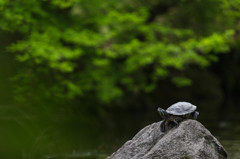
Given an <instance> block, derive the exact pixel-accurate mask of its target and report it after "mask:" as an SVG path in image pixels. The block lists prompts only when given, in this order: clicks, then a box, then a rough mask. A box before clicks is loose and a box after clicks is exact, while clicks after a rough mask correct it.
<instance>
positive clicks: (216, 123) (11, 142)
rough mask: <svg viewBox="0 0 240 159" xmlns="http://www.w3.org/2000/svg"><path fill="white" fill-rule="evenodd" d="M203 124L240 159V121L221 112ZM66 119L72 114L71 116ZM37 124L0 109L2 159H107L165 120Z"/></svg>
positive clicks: (143, 115) (204, 115)
mask: <svg viewBox="0 0 240 159" xmlns="http://www.w3.org/2000/svg"><path fill="white" fill-rule="evenodd" d="M199 109H200V110H199V111H200V116H199V119H198V120H199V121H200V122H202V123H203V124H204V125H205V126H206V127H207V128H208V129H209V130H210V131H211V132H212V134H213V135H214V136H216V137H217V138H218V139H219V141H220V142H221V143H222V145H223V146H224V147H225V148H226V150H227V152H228V154H229V158H232V159H237V158H240V124H239V121H240V116H239V115H237V114H238V113H237V112H235V111H233V110H229V111H228V112H227V113H224V114H217V113H216V112H218V111H216V107H215V108H214V107H210V108H206V107H205V108H204V109H203V108H202V109H201V107H200V108H199ZM66 114H67V113H66ZM66 114H65V115H63V114H58V115H56V114H55V115H49V114H47V115H48V116H47V115H46V116H45V118H38V117H37V116H34V115H29V114H27V113H26V112H25V111H23V110H22V109H20V108H18V107H16V106H11V105H1V106H0V125H1V126H0V158H3V159H17V158H18V159H82V158H86V159H87V158H89V159H102V158H106V157H107V156H108V155H110V154H111V153H112V152H113V151H115V150H117V149H118V148H119V147H120V146H121V145H122V144H123V143H124V142H126V141H127V140H129V139H131V138H132V137H133V136H134V134H136V133H137V132H138V131H139V130H140V129H142V128H143V127H144V126H146V125H148V124H151V123H153V122H157V121H159V120H161V119H160V117H159V116H158V114H157V113H156V111H155V110H152V111H148V112H135V111H132V112H114V113H112V115H111V116H110V117H109V118H106V119H105V120H102V121H101V123H100V124H99V125H97V126H96V124H95V123H93V124H91V122H88V124H80V122H79V119H78V118H72V117H70V116H71V115H69V116H68V115H66Z"/></svg>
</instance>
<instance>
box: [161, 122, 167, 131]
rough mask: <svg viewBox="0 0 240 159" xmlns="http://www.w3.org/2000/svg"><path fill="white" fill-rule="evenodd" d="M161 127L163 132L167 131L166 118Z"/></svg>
mask: <svg viewBox="0 0 240 159" xmlns="http://www.w3.org/2000/svg"><path fill="white" fill-rule="evenodd" d="M160 129H161V131H162V132H165V131H166V120H165V119H164V120H163V122H162V123H161V125H160Z"/></svg>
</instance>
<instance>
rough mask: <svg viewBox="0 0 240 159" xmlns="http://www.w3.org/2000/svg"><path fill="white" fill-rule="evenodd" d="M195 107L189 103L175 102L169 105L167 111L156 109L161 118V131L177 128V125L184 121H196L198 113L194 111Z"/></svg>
mask: <svg viewBox="0 0 240 159" xmlns="http://www.w3.org/2000/svg"><path fill="white" fill-rule="evenodd" d="M196 109H197V106H195V105H193V104H191V103H189V102H177V103H175V104H173V105H171V106H170V107H169V108H168V109H167V110H164V109H162V108H160V107H159V108H158V109H157V111H158V113H159V114H160V116H161V117H162V118H163V122H162V123H161V131H162V132H165V131H166V130H167V129H170V128H172V127H174V126H178V125H179V123H180V122H181V121H183V120H185V119H194V120H195V119H197V116H198V115H199V112H198V111H196Z"/></svg>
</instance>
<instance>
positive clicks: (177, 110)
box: [166, 102, 197, 115]
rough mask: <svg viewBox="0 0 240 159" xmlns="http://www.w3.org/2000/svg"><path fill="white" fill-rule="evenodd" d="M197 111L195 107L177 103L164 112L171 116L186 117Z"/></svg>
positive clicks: (185, 103) (186, 103) (189, 104)
mask: <svg viewBox="0 0 240 159" xmlns="http://www.w3.org/2000/svg"><path fill="white" fill-rule="evenodd" d="M196 109H197V106H195V105H192V104H191V103H188V102H178V103H175V104H173V105H171V106H170V107H169V108H168V109H167V110H166V112H167V113H168V114H172V115H186V114H190V113H192V112H194V111H195V110H196Z"/></svg>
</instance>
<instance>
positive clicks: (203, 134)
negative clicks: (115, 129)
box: [107, 120, 227, 159]
mask: <svg viewBox="0 0 240 159" xmlns="http://www.w3.org/2000/svg"><path fill="white" fill-rule="evenodd" d="M160 124H161V121H160V122H157V123H153V124H151V125H148V126H146V127H145V128H143V129H142V130H141V131H139V132H138V133H137V134H136V135H135V136H134V137H133V138H132V140H129V141H127V142H126V143H125V144H124V145H123V146H122V147H121V148H120V149H118V150H117V151H116V152H114V153H113V154H112V155H111V156H109V157H108V158H107V159H141V158H142V159H226V158H227V153H226V151H225V150H224V148H223V146H222V145H221V144H220V143H219V141H218V140H217V139H216V138H215V137H214V136H213V135H212V134H211V133H210V132H209V131H208V130H207V129H206V128H205V127H204V126H203V125H202V124H201V123H199V122H198V121H196V120H186V121H183V122H182V123H180V125H179V126H178V127H176V128H173V129H171V130H169V131H168V132H165V133H163V132H161V130H160Z"/></svg>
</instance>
